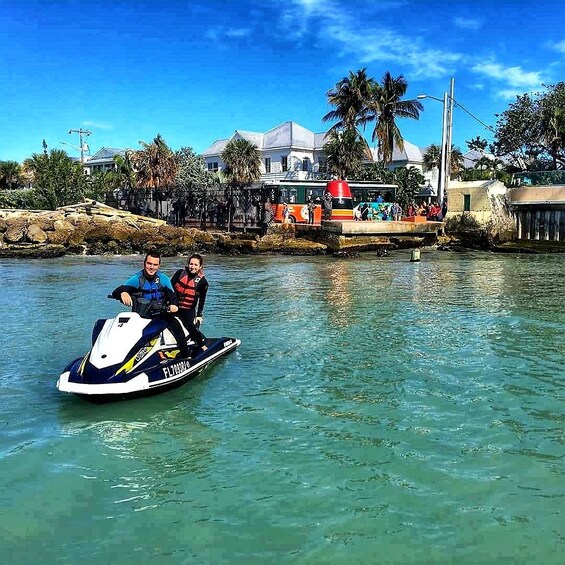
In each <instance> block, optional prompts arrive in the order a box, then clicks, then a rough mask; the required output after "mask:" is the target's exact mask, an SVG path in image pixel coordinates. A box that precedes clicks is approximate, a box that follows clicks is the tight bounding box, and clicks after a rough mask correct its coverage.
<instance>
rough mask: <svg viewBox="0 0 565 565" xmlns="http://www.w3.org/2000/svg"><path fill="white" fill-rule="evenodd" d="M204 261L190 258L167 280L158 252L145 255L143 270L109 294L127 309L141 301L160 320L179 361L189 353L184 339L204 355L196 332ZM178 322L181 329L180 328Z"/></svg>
mask: <svg viewBox="0 0 565 565" xmlns="http://www.w3.org/2000/svg"><path fill="white" fill-rule="evenodd" d="M203 263H204V260H203V259H202V256H201V255H199V254H198V253H194V254H192V255H191V256H190V257H189V258H188V260H187V263H186V266H185V267H183V268H182V269H179V270H177V271H176V272H175V274H174V275H173V277H172V279H171V278H169V277H168V276H167V275H166V274H165V273H164V272H163V271H161V270H160V267H161V256H160V254H159V253H158V252H149V253H147V255H146V256H145V259H144V260H143V269H142V270H141V271H138V272H137V273H135V274H133V275H132V276H131V277H130V278H129V279H127V280H126V281H125V282H124V283H123V284H121V285H120V286H118V287H117V288H116V289H114V291H113V292H112V297H113V298H115V299H116V300H119V301H120V302H121V303H122V304H124V305H125V306H128V307H131V306H133V304H134V300H136V299H139V298H142V299H144V300H145V301H146V302H147V303H149V304H150V305H151V306H152V308H151V309H150V310H149V312H150V315H151V316H152V317H154V318H160V319H162V320H163V321H164V322H165V324H166V325H167V328H168V329H169V330H170V332H171V333H172V334H173V337H174V338H175V341H176V342H177V345H178V348H179V353H178V357H179V358H187V357H189V356H190V354H191V351H190V348H189V346H188V343H187V339H186V337H185V333H184V330H183V325H184V327H185V328H186V331H187V332H188V337H189V338H190V339H191V340H192V341H193V342H194V344H195V345H196V347H197V348H199V349H200V351H206V349H207V346H206V337H205V336H204V334H203V333H202V332H201V331H200V328H199V326H200V324H201V323H202V321H203V317H202V316H203V312H204V304H205V302H206V294H207V292H208V281H207V280H206V277H205V275H204V271H203ZM181 322H182V325H181Z"/></svg>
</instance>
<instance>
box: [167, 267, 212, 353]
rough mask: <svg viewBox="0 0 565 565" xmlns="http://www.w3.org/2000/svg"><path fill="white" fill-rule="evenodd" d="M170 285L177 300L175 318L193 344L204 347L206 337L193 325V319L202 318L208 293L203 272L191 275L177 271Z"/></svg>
mask: <svg viewBox="0 0 565 565" xmlns="http://www.w3.org/2000/svg"><path fill="white" fill-rule="evenodd" d="M171 283H172V285H173V288H174V290H175V293H176V295H177V299H178V305H179V311H178V312H177V316H178V317H179V318H180V319H181V321H182V323H183V324H184V327H185V328H186V329H187V331H188V334H189V336H190V338H191V339H192V340H193V341H194V343H195V344H196V345H198V346H202V345H204V343H205V340H206V337H205V336H204V334H203V333H202V332H201V331H200V330H199V329H198V328H197V327H196V325H195V324H194V319H195V318H197V317H202V312H203V311H204V303H205V302H206V293H207V292H208V281H207V280H206V277H205V276H204V273H203V271H201V270H200V271H198V273H196V274H195V275H192V274H191V273H190V272H189V271H188V270H187V269H179V270H178V271H177V272H176V273H175V274H174V275H173V278H172V279H171Z"/></svg>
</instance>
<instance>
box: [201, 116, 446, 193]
mask: <svg viewBox="0 0 565 565" xmlns="http://www.w3.org/2000/svg"><path fill="white" fill-rule="evenodd" d="M236 139H245V140H247V141H249V142H251V143H253V144H254V145H255V146H256V147H257V148H258V149H259V153H260V155H261V179H260V180H261V181H262V182H266V183H269V182H270V183H275V182H280V181H281V180H309V179H314V178H316V177H317V176H318V173H319V172H320V170H323V168H324V166H325V161H326V156H325V153H324V144H325V143H326V133H325V132H322V133H314V132H312V131H310V130H308V129H306V128H304V127H302V126H301V125H299V124H297V123H295V122H284V123H282V124H280V125H278V126H276V127H274V128H273V129H271V130H269V131H267V132H266V133H259V132H251V131H243V130H236V131H235V132H234V134H233V135H232V136H231V137H229V138H226V139H219V140H217V141H215V142H214V143H213V144H212V145H211V146H210V147H208V148H207V149H206V150H205V151H204V152H203V153H202V157H203V158H204V162H205V164H206V167H207V169H208V170H209V171H210V172H215V171H222V170H223V169H224V168H225V163H224V162H223V161H222V157H221V155H222V152H223V151H224V149H225V148H226V145H227V144H228V143H229V142H230V141H232V140H236ZM371 154H372V156H373V162H378V157H377V152H376V149H371ZM422 163H423V159H422V150H421V149H420V148H419V147H416V145H414V144H412V143H410V142H408V141H405V142H404V150H403V151H400V150H399V149H398V147H395V148H394V151H393V155H392V163H391V164H390V165H388V166H387V168H388V169H390V170H394V169H397V168H399V167H416V168H417V169H418V170H419V171H420V172H422V170H423V166H422ZM428 177H429V178H428ZM426 180H428V181H433V179H432V174H431V173H430V174H429V175H427V176H426ZM435 180H436V184H437V175H436V179H435Z"/></svg>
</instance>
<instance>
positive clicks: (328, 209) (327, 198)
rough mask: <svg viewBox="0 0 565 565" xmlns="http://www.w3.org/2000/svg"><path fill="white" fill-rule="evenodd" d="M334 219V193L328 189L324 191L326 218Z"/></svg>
mask: <svg viewBox="0 0 565 565" xmlns="http://www.w3.org/2000/svg"><path fill="white" fill-rule="evenodd" d="M331 219H332V195H331V194H330V192H329V191H328V190H326V192H325V193H324V220H331Z"/></svg>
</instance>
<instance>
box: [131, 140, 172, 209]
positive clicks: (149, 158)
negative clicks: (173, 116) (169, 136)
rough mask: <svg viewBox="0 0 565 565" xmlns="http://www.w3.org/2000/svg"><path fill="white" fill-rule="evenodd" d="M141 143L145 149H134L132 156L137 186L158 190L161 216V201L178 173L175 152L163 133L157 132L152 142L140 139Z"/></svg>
mask: <svg viewBox="0 0 565 565" xmlns="http://www.w3.org/2000/svg"><path fill="white" fill-rule="evenodd" d="M139 144H140V145H141V146H142V148H143V149H140V150H138V151H133V152H132V153H131V156H130V159H131V162H132V164H133V166H134V167H135V169H136V171H137V186H138V188H146V189H150V190H153V191H155V192H156V195H157V202H158V204H157V206H158V209H157V214H158V215H159V216H160V215H161V201H162V199H163V197H164V196H165V195H166V193H167V191H168V190H169V189H170V188H171V186H172V185H173V184H174V181H175V177H176V173H177V162H176V159H175V154H174V153H173V151H172V150H171V149H170V148H169V146H168V145H167V144H166V143H165V140H164V139H163V138H162V137H161V134H157V136H156V137H155V138H154V139H153V141H152V142H151V143H145V141H140V142H139Z"/></svg>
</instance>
